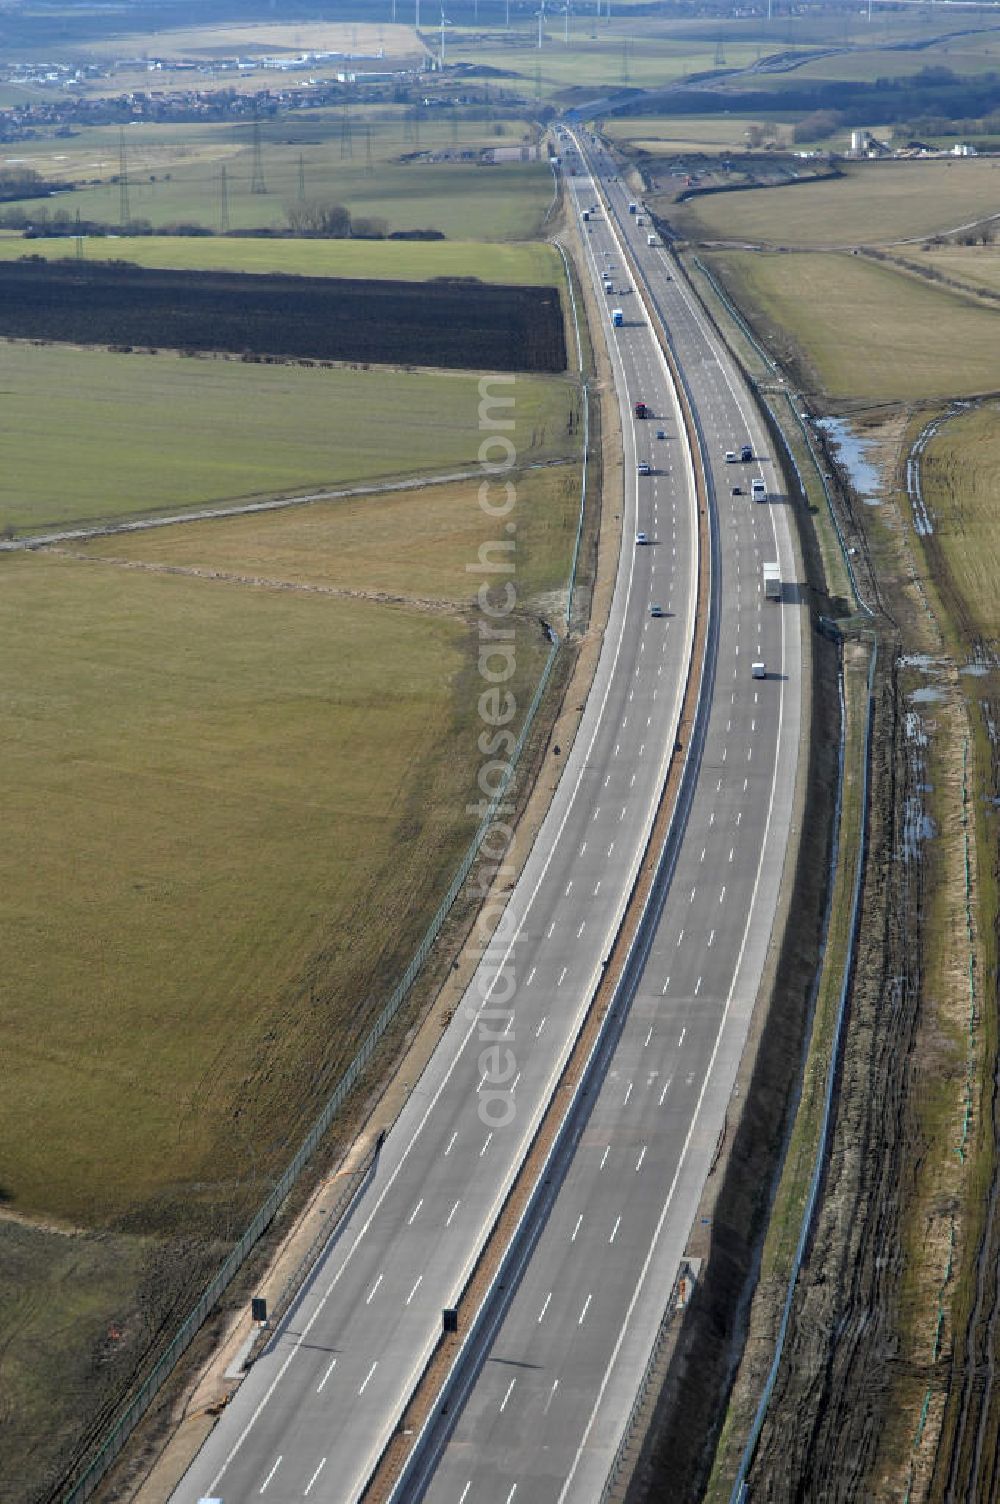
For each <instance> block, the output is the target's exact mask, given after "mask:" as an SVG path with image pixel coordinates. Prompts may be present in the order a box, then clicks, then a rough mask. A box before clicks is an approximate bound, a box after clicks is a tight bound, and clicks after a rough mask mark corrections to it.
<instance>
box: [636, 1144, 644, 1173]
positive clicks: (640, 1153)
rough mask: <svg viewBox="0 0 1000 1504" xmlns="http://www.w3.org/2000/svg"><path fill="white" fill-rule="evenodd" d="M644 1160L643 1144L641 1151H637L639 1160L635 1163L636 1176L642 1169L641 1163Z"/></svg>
mask: <svg viewBox="0 0 1000 1504" xmlns="http://www.w3.org/2000/svg"><path fill="white" fill-rule="evenodd" d="M645 1158H646V1145H645V1144H643V1146H642V1148H641V1150H640V1151H639V1158H638V1159H637V1160H636V1162H635V1173H636V1174H637V1175H638V1173H639V1171H640V1170H641V1169H642V1162H643V1160H644V1159H645Z"/></svg>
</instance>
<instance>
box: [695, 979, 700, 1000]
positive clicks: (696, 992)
mask: <svg viewBox="0 0 1000 1504" xmlns="http://www.w3.org/2000/svg"><path fill="white" fill-rule="evenodd" d="M700 991H701V977H699V978H698V980H697V982H695V984H694V995H695V997H697V996H698V994H699V992H700Z"/></svg>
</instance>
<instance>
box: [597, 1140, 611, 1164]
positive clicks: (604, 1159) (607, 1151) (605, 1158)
mask: <svg viewBox="0 0 1000 1504" xmlns="http://www.w3.org/2000/svg"><path fill="white" fill-rule="evenodd" d="M610 1153H611V1145H610V1144H606V1145H605V1147H604V1153H603V1154H602V1155H601V1163H600V1166H599V1168H600V1169H602V1170H603V1169H604V1166H605V1165H606V1164H607V1162H608V1155H609V1154H610Z"/></svg>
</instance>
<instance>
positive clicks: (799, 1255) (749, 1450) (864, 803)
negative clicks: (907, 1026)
mask: <svg viewBox="0 0 1000 1504" xmlns="http://www.w3.org/2000/svg"><path fill="white" fill-rule="evenodd" d="M877 662H878V644H877V643H876V642H873V643H872V651H871V658H870V660H869V664H868V711H867V715H866V718H865V737H864V750H863V769H862V786H861V833H860V839H859V842H858V861H857V867H856V869H855V873H854V892H853V895H852V899H851V923H850V928H849V931H848V943H847V954H846V955H845V957H844V974H843V977H842V978H841V984H840V998H839V1000H838V1003H837V1017H836V1021H835V1023H834V1031H833V1042H832V1045H831V1047H830V1060H829V1064H828V1065H827V1072H826V1091H825V1094H824V1098H823V1118H822V1121H821V1123H820V1132H819V1141H818V1143H817V1145H816V1157H815V1159H814V1161H813V1171H812V1176H811V1179H810V1182H809V1194H808V1196H807V1197H806V1204H805V1207H804V1208H803V1212H802V1222H801V1225H800V1227H799V1240H798V1243H797V1245H796V1248H795V1258H794V1259H793V1261H792V1268H791V1271H790V1273H789V1276H788V1289H787V1291H786V1292H785V1303H784V1307H783V1309H782V1312H781V1323H780V1325H779V1327H778V1336H777V1340H776V1342H775V1345H774V1358H773V1359H772V1362H771V1367H770V1369H769V1370H768V1374H767V1379H766V1380H765V1382H764V1389H763V1392H762V1394H761V1397H760V1400H759V1402H758V1404H757V1411H756V1414H755V1415H754V1419H753V1425H752V1426H751V1428H750V1434H749V1436H748V1437H747V1442H746V1446H745V1447H744V1449H743V1455H742V1457H741V1458H740V1465H739V1468H738V1470H737V1473H736V1479H735V1482H734V1483H733V1487H732V1492H731V1494H730V1504H743V1501H744V1500H745V1499H746V1498H747V1496H748V1492H747V1491H748V1485H747V1475H748V1474H749V1472H750V1468H751V1466H752V1465H753V1460H754V1456H755V1454H756V1451H757V1444H758V1442H759V1441H760V1434H761V1431H762V1430H763V1428H764V1421H765V1420H766V1418H767V1411H768V1406H769V1405H770V1403H771V1395H772V1393H773V1392H774V1386H775V1382H776V1381H777V1377H778V1369H779V1367H780V1365H781V1359H782V1356H783V1354H784V1348H785V1338H786V1336H787V1334H788V1328H789V1326H790V1324H791V1318H792V1302H793V1301H794V1299H795V1290H796V1287H797V1285H798V1279H799V1273H800V1271H801V1268H802V1261H803V1259H804V1258H805V1252H806V1246H807V1244H808V1242H809V1237H810V1235H811V1233H812V1227H813V1218H814V1216H815V1212H816V1206H817V1203H818V1201H819V1191H820V1184H821V1182H822V1178H823V1167H824V1165H825V1163H826V1156H827V1149H828V1146H829V1137H830V1128H831V1125H832V1122H833V1094H834V1086H835V1084H836V1079H837V1067H838V1065H839V1063H840V1051H841V1045H842V1042H843V1034H844V1021H845V1019H846V1016H847V997H848V992H849V991H850V984H851V976H852V974H853V971H854V956H855V951H856V948H857V943H858V929H859V926H860V920H861V894H862V888H863V884H864V874H865V865H866V862H867V858H868V807H869V797H870V772H871V745H872V728H873V724H874V720H875V667H876V664H877ZM840 693H841V718H842V729H841V745H842V747H843V745H844V737H845V735H846V705H845V699H844V686H843V673H842V674H841V689H840Z"/></svg>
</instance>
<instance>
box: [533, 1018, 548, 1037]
mask: <svg viewBox="0 0 1000 1504" xmlns="http://www.w3.org/2000/svg"><path fill="white" fill-rule="evenodd" d="M548 1016H549V1015H548V1014H547V1013H546V1014H545V1017H544V1018H543V1019H542V1021H541V1023H540V1024H539V1025H538V1028H537V1029H536V1030H535V1038H536V1039H537V1038H538V1036H539V1035H540V1034H541V1032H542V1030H543V1029H544V1028H545V1019H546V1018H548Z"/></svg>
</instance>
